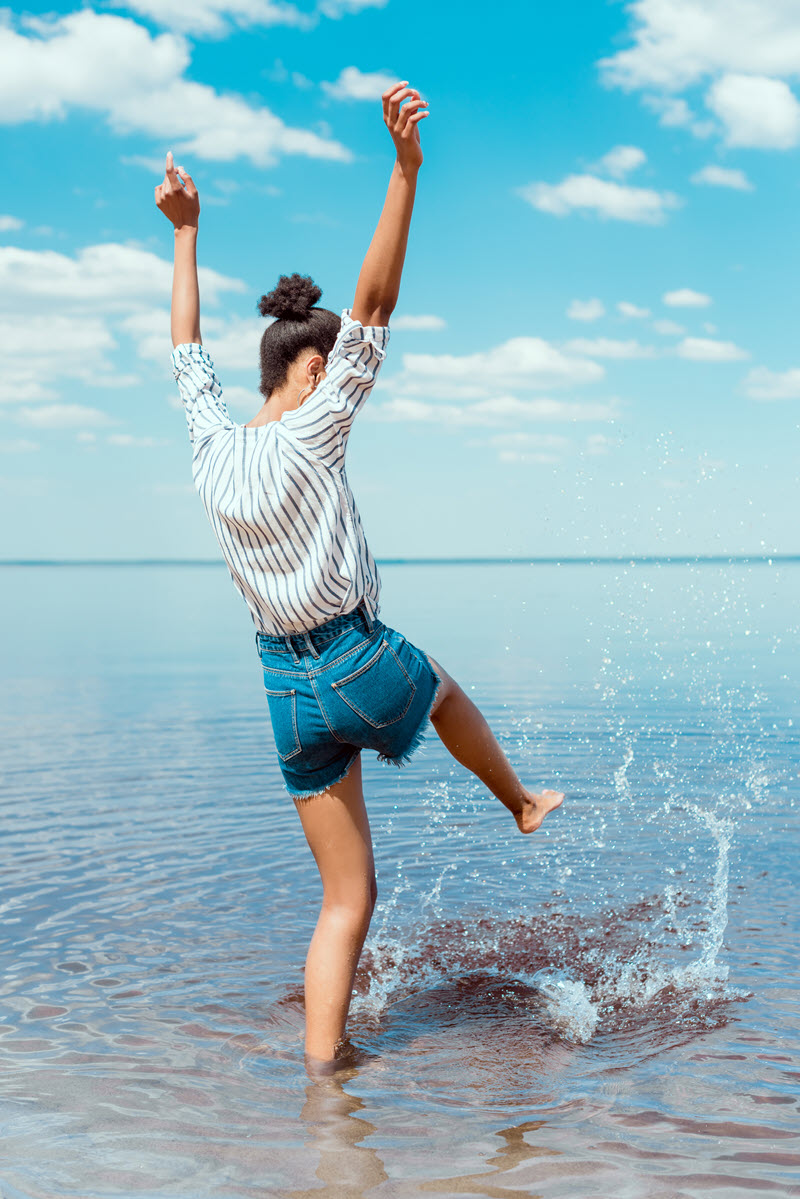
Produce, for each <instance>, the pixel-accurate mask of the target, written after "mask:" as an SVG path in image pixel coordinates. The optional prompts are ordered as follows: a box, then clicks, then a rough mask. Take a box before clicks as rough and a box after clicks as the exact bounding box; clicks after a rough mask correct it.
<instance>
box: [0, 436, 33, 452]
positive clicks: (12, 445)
mask: <svg viewBox="0 0 800 1199" xmlns="http://www.w3.org/2000/svg"><path fill="white" fill-rule="evenodd" d="M39 449H41V446H40V445H39V442H38V441H29V440H28V438H27V437H14V438H10V439H9V440H7V441H0V454H30V453H32V452H33V451H35V450H39Z"/></svg>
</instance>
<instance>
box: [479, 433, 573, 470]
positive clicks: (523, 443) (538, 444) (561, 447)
mask: <svg viewBox="0 0 800 1199" xmlns="http://www.w3.org/2000/svg"><path fill="white" fill-rule="evenodd" d="M471 444H472V445H474V446H479V447H482V446H484V445H489V446H491V447H492V449H494V450H496V451H497V456H498V459H499V460H500V461H501V462H522V463H532V464H535V465H541V466H547V465H555V464H556V463H558V462H562V461H563V455H564V451H565V450H567V449H568V448H569V446H570V440H569V438H568V437H564V436H562V435H561V434H560V433H523V432H517V433H494V434H492V435H491V436H489V437H488V438H486V439H485V440H481V441H474V442H472V443H471Z"/></svg>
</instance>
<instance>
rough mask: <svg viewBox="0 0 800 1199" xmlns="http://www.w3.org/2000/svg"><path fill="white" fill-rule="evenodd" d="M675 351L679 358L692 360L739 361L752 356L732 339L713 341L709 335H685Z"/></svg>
mask: <svg viewBox="0 0 800 1199" xmlns="http://www.w3.org/2000/svg"><path fill="white" fill-rule="evenodd" d="M675 352H676V353H677V355H678V357H679V358H688V359H690V360H691V361H692V362H739V361H741V359H743V358H749V357H750V355H749V353H748V352H747V350H742V349H741V348H740V347H739V346H737V345H734V343H733V342H732V341H713V340H712V339H711V338H707V337H685V338H684V339H683V341H682V342H681V343H680V345H679V346H678V347H677V349H676V351H675Z"/></svg>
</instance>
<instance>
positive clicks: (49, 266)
mask: <svg viewBox="0 0 800 1199" xmlns="http://www.w3.org/2000/svg"><path fill="white" fill-rule="evenodd" d="M198 276H199V280H200V289H201V292H202V295H203V301H204V303H209V304H217V303H219V300H220V297H221V295H222V294H223V293H224V292H241V291H243V290H244V289H245V285H244V284H243V283H242V282H241V281H240V280H239V279H232V278H230V277H229V276H227V275H221V274H220V273H219V272H218V271H214V270H211V269H210V268H209V267H200V268H199V270H198ZM171 291H172V263H171V262H168V261H167V260H166V259H165V258H159V256H158V255H157V254H153V253H152V251H150V250H143V249H141V248H140V247H139V246H136V245H130V244H129V245H124V244H121V243H119V242H105V243H102V244H100V245H94V246H86V247H84V248H83V249H82V250H78V251H77V252H76V254H75V255H74V257H71V256H70V255H68V254H61V253H59V252H58V251H56V250H22V249H18V248H17V247H16V246H0V311H2V310H3V309H6V308H8V309H10V310H11V311H12V312H13V311H17V310H18V308H19V305H20V303H22V302H25V301H34V300H35V301H47V302H48V303H51V304H53V305H54V306H62V307H63V305H64V304H69V305H70V307H71V308H72V307H75V306H76V305H77V306H78V307H85V306H89V307H94V308H102V311H104V312H108V311H130V309H131V308H132V307H135V306H136V304H137V303H138V304H140V305H143V306H146V307H149V306H150V305H152V303H153V301H154V300H157V301H158V300H163V299H168V298H169V296H170V294H171ZM29 306H31V307H32V306H33V305H32V304H31V305H29Z"/></svg>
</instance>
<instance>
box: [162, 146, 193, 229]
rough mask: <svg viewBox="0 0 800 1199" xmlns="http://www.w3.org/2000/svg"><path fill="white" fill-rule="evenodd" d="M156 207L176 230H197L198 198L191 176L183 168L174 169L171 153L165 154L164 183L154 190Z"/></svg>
mask: <svg viewBox="0 0 800 1199" xmlns="http://www.w3.org/2000/svg"><path fill="white" fill-rule="evenodd" d="M155 196H156V206H157V207H158V208H160V210H161V211H162V212H163V213H164V216H165V217H166V218H167V220H169V221H172V224H173V225H174V226H175V228H176V230H177V229H183V228H184V227H185V226H187V225H189V226H191V227H192V228H194V229H196V228H197V221H198V218H199V216H200V198H199V196H198V194H197V188H196V187H195V185H194V180H193V179H192V177H191V175H189V174H187V173H186V171H185V170H184V169H183V167H178V168H177V169H176V168H175V164H174V162H173V160H172V151H171V150H170V151H169V153H168V154H167V164H166V169H165V173H164V182H163V183H159V185H158V187H157V188H156V190H155Z"/></svg>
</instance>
